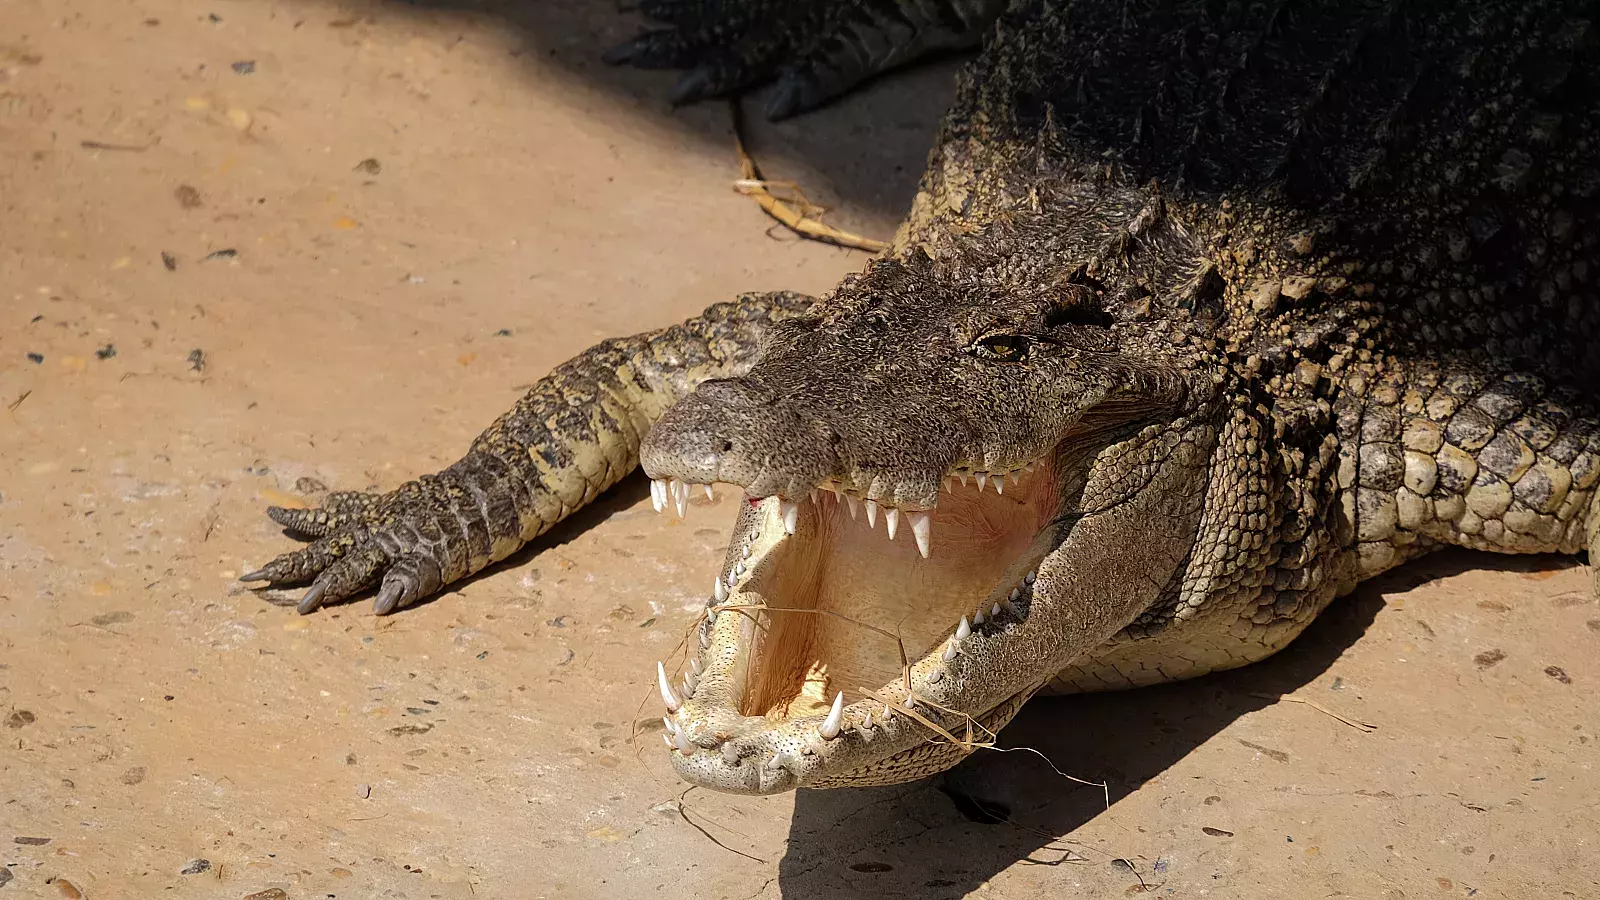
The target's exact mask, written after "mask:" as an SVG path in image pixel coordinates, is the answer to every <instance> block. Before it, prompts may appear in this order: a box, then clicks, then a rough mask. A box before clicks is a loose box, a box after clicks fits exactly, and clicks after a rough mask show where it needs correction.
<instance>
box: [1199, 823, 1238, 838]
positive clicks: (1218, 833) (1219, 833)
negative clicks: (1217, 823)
mask: <svg viewBox="0 0 1600 900" xmlns="http://www.w3.org/2000/svg"><path fill="white" fill-rule="evenodd" d="M1200 830H1201V831H1204V832H1205V833H1206V834H1209V835H1211V836H1212V837H1233V832H1231V831H1223V830H1222V829H1221V828H1212V827H1211V826H1210V825H1207V826H1205V827H1204V828H1201V829H1200Z"/></svg>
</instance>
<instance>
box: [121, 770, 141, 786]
mask: <svg viewBox="0 0 1600 900" xmlns="http://www.w3.org/2000/svg"><path fill="white" fill-rule="evenodd" d="M144 776H145V768H144V766H134V767H133V768H131V769H129V770H128V771H126V772H123V773H122V783H123V784H138V783H139V782H141V781H143V780H144Z"/></svg>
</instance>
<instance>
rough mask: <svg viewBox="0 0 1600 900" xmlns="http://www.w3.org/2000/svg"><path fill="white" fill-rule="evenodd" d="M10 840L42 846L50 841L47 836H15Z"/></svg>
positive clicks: (28, 845)
mask: <svg viewBox="0 0 1600 900" xmlns="http://www.w3.org/2000/svg"><path fill="white" fill-rule="evenodd" d="M12 840H14V841H16V842H17V843H19V844H22V845H24V846H27V847H43V846H44V845H45V844H48V843H50V839H49V838H47V837H17V838H13V839H12Z"/></svg>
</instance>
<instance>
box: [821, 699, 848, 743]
mask: <svg viewBox="0 0 1600 900" xmlns="http://www.w3.org/2000/svg"><path fill="white" fill-rule="evenodd" d="M843 724H844V691H840V692H839V693H838V694H837V695H835V696H834V698H833V708H832V709H830V710H828V717H827V718H826V719H823V720H822V724H821V725H819V726H817V733H818V734H820V735H822V739H823V740H825V741H831V740H833V739H834V738H836V737H838V736H839V726H841V725H843Z"/></svg>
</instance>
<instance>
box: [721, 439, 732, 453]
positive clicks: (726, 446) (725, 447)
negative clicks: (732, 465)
mask: <svg viewBox="0 0 1600 900" xmlns="http://www.w3.org/2000/svg"><path fill="white" fill-rule="evenodd" d="M721 452H723V453H731V452H733V441H723V442H722V451H721Z"/></svg>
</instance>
